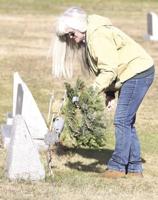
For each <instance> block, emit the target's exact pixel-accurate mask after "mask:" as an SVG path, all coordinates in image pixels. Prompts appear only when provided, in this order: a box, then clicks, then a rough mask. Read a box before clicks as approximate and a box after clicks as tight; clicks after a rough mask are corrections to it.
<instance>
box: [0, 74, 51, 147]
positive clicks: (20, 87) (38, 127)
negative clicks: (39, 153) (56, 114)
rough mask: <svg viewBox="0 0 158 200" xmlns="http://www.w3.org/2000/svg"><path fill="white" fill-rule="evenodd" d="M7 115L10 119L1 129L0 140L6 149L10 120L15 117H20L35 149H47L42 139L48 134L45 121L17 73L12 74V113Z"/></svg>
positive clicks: (9, 132)
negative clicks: (35, 146)
mask: <svg viewBox="0 0 158 200" xmlns="http://www.w3.org/2000/svg"><path fill="white" fill-rule="evenodd" d="M9 115H10V116H12V118H11V117H9V116H8V118H7V124H5V125H3V126H2V127H1V132H2V139H3V142H4V146H5V147H7V145H8V143H9V141H10V134H11V126H12V120H13V119H14V117H15V116H16V115H22V117H23V119H24V121H25V122H26V124H27V127H28V129H29V132H30V135H31V137H32V138H33V140H34V142H35V144H37V147H38V148H39V149H41V148H42V149H43V148H44V149H46V148H47V146H46V145H45V143H44V137H45V135H46V134H47V132H48V128H47V126H46V123H45V120H44V118H43V116H42V114H41V112H40V110H39V108H38V106H37V104H36V102H35V100H34V98H33V96H32V94H31V92H30V90H29V88H28V87H27V85H26V84H25V83H24V81H23V80H22V79H21V78H20V76H19V74H18V73H17V72H16V73H14V82H13V111H12V113H11V114H9ZM8 119H10V120H8ZM8 121H9V122H8ZM8 123H10V124H8Z"/></svg>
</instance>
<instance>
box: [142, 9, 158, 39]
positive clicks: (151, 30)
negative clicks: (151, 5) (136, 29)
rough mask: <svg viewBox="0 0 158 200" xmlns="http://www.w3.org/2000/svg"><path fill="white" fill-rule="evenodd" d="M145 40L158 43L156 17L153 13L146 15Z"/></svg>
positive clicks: (157, 21)
mask: <svg viewBox="0 0 158 200" xmlns="http://www.w3.org/2000/svg"><path fill="white" fill-rule="evenodd" d="M145 39H147V40H153V41H158V15H157V14H156V13H154V12H149V13H148V14H147V35H146V36H145Z"/></svg>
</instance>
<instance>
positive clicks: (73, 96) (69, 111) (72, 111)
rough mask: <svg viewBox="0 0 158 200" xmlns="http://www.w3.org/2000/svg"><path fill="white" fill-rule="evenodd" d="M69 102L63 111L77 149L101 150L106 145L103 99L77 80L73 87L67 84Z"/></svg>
mask: <svg viewBox="0 0 158 200" xmlns="http://www.w3.org/2000/svg"><path fill="white" fill-rule="evenodd" d="M65 87H66V92H67V100H66V104H65V106H64V109H63V114H64V116H65V129H67V130H68V132H69V134H70V137H71V139H72V141H73V145H74V146H76V147H89V148H99V147H102V146H104V145H105V129H106V120H105V110H104V105H103V101H102V99H101V97H100V96H99V95H98V94H96V93H95V91H94V90H93V89H92V87H90V88H87V87H86V86H85V84H84V82H83V81H82V80H80V79H78V80H77V82H76V85H75V86H74V87H72V86H71V85H70V84H69V83H65Z"/></svg>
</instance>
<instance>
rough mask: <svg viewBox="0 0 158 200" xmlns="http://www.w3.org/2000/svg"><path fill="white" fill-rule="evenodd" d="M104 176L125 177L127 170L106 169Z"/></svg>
mask: <svg viewBox="0 0 158 200" xmlns="http://www.w3.org/2000/svg"><path fill="white" fill-rule="evenodd" d="M102 177H105V178H112V179H117V178H125V177H126V174H125V172H121V171H116V170H106V171H105V172H104V173H103V174H102Z"/></svg>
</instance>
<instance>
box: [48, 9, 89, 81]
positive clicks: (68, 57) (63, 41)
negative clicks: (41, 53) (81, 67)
mask: <svg viewBox="0 0 158 200" xmlns="http://www.w3.org/2000/svg"><path fill="white" fill-rule="evenodd" d="M68 28H71V29H74V30H78V31H80V32H85V31H86V29H87V14H86V12H85V11H84V10H82V9H81V8H78V7H71V8H69V9H68V10H66V11H65V12H64V13H63V15H61V16H60V17H59V18H58V20H57V22H56V35H55V39H54V43H53V50H52V74H53V76H54V77H56V78H61V77H64V78H71V77H72V76H73V63H74V60H75V59H76V58H77V57H76V55H77V54H78V57H80V58H81V62H82V61H83V62H84V60H85V59H84V57H85V56H84V55H83V54H84V53H85V52H84V49H85V47H84V45H83V44H76V43H75V41H73V40H72V39H70V37H68V35H66V34H67V29H68ZM79 51H81V52H83V53H81V54H80V52H79Z"/></svg>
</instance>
